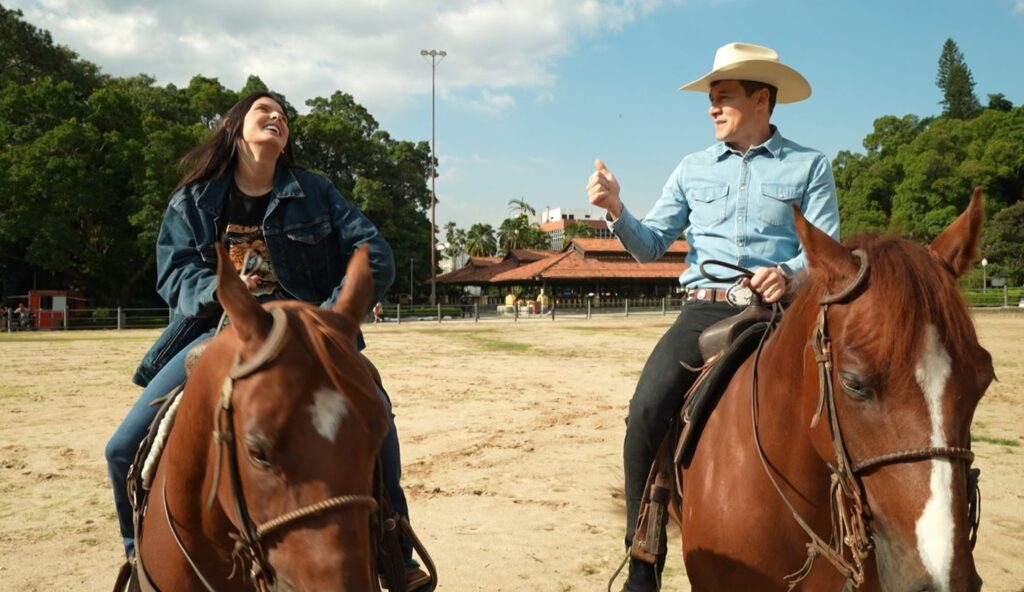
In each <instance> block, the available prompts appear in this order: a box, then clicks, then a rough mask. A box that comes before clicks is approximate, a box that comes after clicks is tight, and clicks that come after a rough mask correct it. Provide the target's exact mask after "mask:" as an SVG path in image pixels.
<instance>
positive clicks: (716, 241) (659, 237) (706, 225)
mask: <svg viewBox="0 0 1024 592" xmlns="http://www.w3.org/2000/svg"><path fill="white" fill-rule="evenodd" d="M771 130H772V135H771V137H770V138H769V139H768V140H767V141H766V142H765V143H763V144H761V145H759V146H755V147H752V148H751V149H750V150H748V151H747V153H746V154H740V153H739V152H738V151H736V150H734V149H732V148H730V147H729V146H727V145H726V144H725V143H724V142H719V143H717V144H715V145H713V146H711V147H710V148H708V149H707V150H703V151H701V152H695V153H693V154H690V155H688V156H687V157H685V158H684V159H683V161H682V162H681V163H679V166H677V167H676V169H675V171H673V172H672V176H670V177H669V179H668V182H667V183H665V188H664V189H663V190H662V193H661V198H660V199H658V201H657V202H656V203H655V204H654V207H652V208H651V210H650V212H648V213H647V215H646V216H645V217H644V219H643V220H638V219H637V218H636V217H635V216H633V214H631V213H630V212H629V210H628V209H626V208H625V207H623V210H622V214H621V215H620V217H619V219H618V220H616V221H615V222H609V223H608V228H609V229H611V231H612V232H613V233H614V234H615V236H617V237H618V238H619V240H620V241H622V244H623V245H624V246H625V247H626V249H627V250H629V252H630V253H631V254H632V255H633V257H634V258H636V260H637V261H639V262H641V263H645V262H648V261H655V260H657V259H659V258H660V257H661V256H662V255H663V254H664V253H665V250H666V249H668V247H669V245H671V244H672V242H673V241H674V240H676V239H677V238H678V237H679V234H680V232H682V231H683V229H686V241H687V242H688V243H689V245H690V253H689V255H687V257H686V262H687V263H689V264H690V266H689V267H687V268H686V271H684V272H683V274H682V275H681V276H679V283H680V284H682V285H683V286H685V287H687V288H689V287H694V286H717V287H726V285H724V284H719V283H715V282H712V281H710V280H708V279H707V278H705V277H703V276H702V275H701V273H700V269H699V266H700V264H701V263H702V262H704V261H707V260H708V259H718V260H721V261H727V262H730V263H734V264H737V265H740V266H742V267H746V268H747V269H755V268H758V267H774V266H779V267H780V268H781V269H782V271H783V272H785V273H786V274H787V275H790V276H791V275H793V274H796V273H797V272H799V271H801V270H803V269H804V268H805V267H806V266H807V258H806V256H805V255H804V252H803V249H802V248H801V246H800V240H799V238H798V237H797V234H796V228H795V227H794V225H793V213H792V211H791V208H790V204H798V205H799V206H800V211H801V212H803V214H804V216H805V217H806V218H807V220H808V221H809V222H810V223H811V224H814V225H815V226H817V227H818V228H820V229H821V230H823V231H824V232H826V233H827V234H829V235H830V236H832V237H833V238H835V239H836V240H839V205H838V202H837V200H836V184H835V179H834V178H833V177H832V166H831V165H830V164H829V161H828V159H827V158H826V157H825V155H824V154H822V153H821V152H818V151H817V150H812V149H810V148H805V147H803V146H800V145H799V144H796V143H794V142H791V141H789V140H787V139H785V138H783V137H782V135H780V134H779V130H778V129H776V128H775V126H772V128H771ZM709 271H711V272H712V273H719V274H726V273H728V272H727V270H724V269H722V268H711V269H709Z"/></svg>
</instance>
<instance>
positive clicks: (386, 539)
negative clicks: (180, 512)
mask: <svg viewBox="0 0 1024 592" xmlns="http://www.w3.org/2000/svg"><path fill="white" fill-rule="evenodd" d="M210 341H211V340H210V339H206V340H203V341H201V342H199V343H197V344H196V345H195V346H193V347H192V349H191V350H189V352H188V353H187V354H185V375H186V380H187V376H188V375H189V374H191V373H192V369H193V367H195V364H196V362H197V361H198V360H199V358H200V356H202V354H203V352H204V351H205V350H206V346H207V345H209V343H210ZM360 356H361V357H362V359H363V362H364V363H365V364H366V367H367V369H368V370H369V372H370V375H371V376H372V377H373V380H374V382H376V383H377V385H378V386H381V384H382V383H381V377H380V372H378V370H377V368H376V367H375V366H374V365H373V363H372V362H371V361H370V360H369V359H368V358H367V357H366V356H363V355H362V354H360ZM184 389H185V385H184V383H183V384H181V385H180V386H178V387H176V388H175V389H174V390H172V391H171V392H169V393H167V394H166V395H164V396H163V397H160V398H158V399H156V400H154V401H153V403H152V405H159V406H160V409H159V411H157V414H156V417H154V418H153V421H152V423H151V424H150V426H149V429H148V431H147V433H146V437H145V438H144V439H143V441H142V443H141V444H140V445H139V449H138V451H137V452H136V454H135V459H134V460H133V462H132V466H131V468H130V469H129V472H128V496H129V499H130V500H131V502H132V510H133V513H134V523H135V542H136V549H138V547H139V543H140V540H141V538H140V535H141V531H140V529H141V526H142V518H143V516H144V514H145V512H146V501H147V498H148V497H149V488H150V485H151V480H152V477H153V475H155V473H156V467H157V464H158V463H159V459H160V455H161V453H162V452H163V445H164V443H165V442H166V440H167V435H168V434H169V433H170V430H171V427H173V425H174V415H175V411H177V406H178V403H179V402H180V401H181V393H182V392H183V391H184ZM374 473H375V478H374V491H373V495H374V498H376V500H377V508H378V509H377V512H376V513H375V514H374V515H373V524H372V525H371V537H372V538H371V540H372V541H373V543H374V549H373V550H374V556H375V558H376V569H377V571H378V573H379V574H380V577H379V580H380V581H379V582H378V583H379V585H380V587H383V588H385V589H387V590H388V591H389V592H431V591H433V590H434V589H436V588H437V568H436V567H435V565H434V562H433V559H431V557H430V554H429V553H428V552H427V549H426V547H425V546H424V545H423V543H422V542H421V541H420V539H419V537H417V536H416V533H415V531H413V529H412V525H410V524H409V521H408V520H406V519H405V518H404V517H403V516H402V515H400V514H398V513H397V512H395V511H394V509H393V508H392V506H391V501H390V499H389V498H388V496H387V492H386V491H385V489H384V481H383V471H382V470H381V467H380V462H379V460H378V462H377V463H376V466H375V471H374ZM399 533H401V534H403V535H405V537H406V538H407V539H408V541H409V542H410V543H411V544H412V547H413V550H415V552H416V554H417V556H418V557H419V558H420V560H421V561H422V562H423V564H424V567H425V569H426V571H427V575H428V576H429V579H428V580H426V581H421V582H417V583H415V584H414V586H415V587H414V588H412V589H410V588H409V587H408V585H407V581H406V569H405V562H404V559H403V557H402V550H401V545H400V543H399ZM377 590H378V591H379V590H380V588H377ZM114 592H160V590H159V589H158V588H157V587H156V586H155V585H154V584H153V583H152V581H150V579H149V577H148V576H147V575H146V570H145V569H144V567H143V565H142V561H141V558H140V557H139V554H138V553H136V555H135V556H134V557H131V558H129V559H128V560H127V561H126V562H125V563H124V564H123V565H122V566H121V568H120V570H119V572H118V575H117V579H116V581H115V583H114Z"/></svg>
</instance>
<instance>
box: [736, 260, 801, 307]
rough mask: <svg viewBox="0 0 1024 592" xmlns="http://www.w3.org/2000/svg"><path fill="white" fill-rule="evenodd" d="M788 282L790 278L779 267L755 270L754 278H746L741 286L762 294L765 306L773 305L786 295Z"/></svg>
mask: <svg viewBox="0 0 1024 592" xmlns="http://www.w3.org/2000/svg"><path fill="white" fill-rule="evenodd" d="M788 282H789V278H788V277H786V274H784V273H782V270H781V269H779V268H778V267H759V268H757V269H755V270H754V277H751V278H745V279H744V280H743V281H742V282H741V284H742V285H744V286H748V287H749V288H750V289H752V290H754V291H755V292H757V293H758V294H760V295H761V299H762V300H764V302H765V304H771V303H773V302H778V301H779V300H782V297H783V296H785V295H786V285H787V283H788Z"/></svg>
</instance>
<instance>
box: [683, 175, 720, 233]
mask: <svg viewBox="0 0 1024 592" xmlns="http://www.w3.org/2000/svg"><path fill="white" fill-rule="evenodd" d="M686 197H687V198H688V201H689V206H690V223H691V224H693V225H696V226H712V225H714V224H718V223H719V222H721V221H722V220H725V214H726V206H727V205H728V202H729V186H728V185H705V186H701V187H691V188H690V189H688V190H687V192H686Z"/></svg>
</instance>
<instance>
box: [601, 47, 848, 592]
mask: <svg viewBox="0 0 1024 592" xmlns="http://www.w3.org/2000/svg"><path fill="white" fill-rule="evenodd" d="M680 90H694V91H699V92H706V93H708V97H709V98H710V100H711V106H710V108H709V109H708V115H710V116H711V119H712V121H713V122H714V126H715V139H716V140H717V142H716V143H715V144H714V145H712V146H711V147H709V148H708V149H706V150H703V151H701V152H696V153H693V154H690V155H688V156H686V157H685V158H684V159H683V160H682V162H681V163H680V164H679V166H678V167H676V169H675V170H674V171H673V172H672V175H671V176H670V177H669V179H668V182H667V183H666V184H665V187H664V189H663V190H662V194H661V198H660V199H658V201H657V202H656V203H655V204H654V206H653V207H652V208H651V209H650V211H649V212H648V213H647V215H646V216H645V217H644V218H643V220H638V219H637V218H635V217H634V216H633V215H632V214H631V213H630V211H629V210H628V209H627V208H626V207H625V206H624V205H623V203H622V200H621V199H620V198H619V182H618V181H617V180H616V178H615V176H614V175H613V174H612V173H611V171H610V170H608V168H607V167H606V166H605V165H604V163H603V162H602V161H600V160H598V161H596V162H595V168H596V171H595V172H594V174H593V175H591V176H590V179H589V182H588V184H587V193H588V195H589V198H590V203H592V204H594V205H597V206H600V207H602V208H604V209H605V210H607V216H606V219H607V220H608V226H609V228H610V229H611V230H612V232H613V233H614V234H615V236H617V237H618V238H619V240H620V241H622V244H623V245H625V247H626V248H627V249H628V250H629V252H630V253H632V255H633V256H634V257H635V258H636V259H637V260H638V261H640V262H646V261H654V260H656V259H658V258H660V257H661V256H662V254H663V253H664V252H665V250H666V249H667V248H668V247H669V245H671V244H672V242H673V241H674V240H676V239H677V238H678V237H679V235H680V233H681V232H682V231H683V230H684V229H685V231H686V240H687V242H688V243H689V245H690V252H689V254H688V255H687V263H689V267H687V269H686V270H685V271H684V272H683V274H682V275H681V276H680V278H679V282H680V284H682V285H683V287H684V288H685V290H686V301H685V304H684V306H683V308H682V312H681V313H680V314H679V317H678V318H677V319H676V321H675V323H673V325H672V327H671V328H669V330H668V331H667V332H666V333H665V335H664V336H663V337H662V338H661V340H660V341H659V342H658V344H657V345H656V346H655V347H654V350H653V351H652V352H651V355H650V357H649V358H648V359H647V363H646V364H645V365H644V369H643V372H642V373H641V375H640V380H639V381H638V382H637V385H636V390H635V392H634V393H633V398H632V399H631V400H630V403H629V416H628V419H627V421H626V438H625V443H624V445H623V464H624V468H625V478H626V479H625V480H626V545H627V546H629V545H630V544H631V543H632V539H633V533H634V530H635V527H636V521H637V515H638V512H639V508H640V502H641V497H642V495H643V491H644V484H645V482H646V479H647V475H648V471H649V469H650V466H651V462H652V461H653V459H654V456H655V453H656V452H657V449H658V446H659V444H660V443H661V440H662V438H663V437H664V435H665V433H666V431H667V429H668V427H669V423H670V421H671V420H672V418H673V417H674V415H675V414H676V413H677V412H678V410H679V406H680V403H681V399H682V394H683V393H685V392H686V391H687V390H688V389H689V387H690V385H691V384H693V381H694V380H695V378H696V373H694V372H691V371H689V370H687V369H686V368H684V367H683V365H681V364H680V362H683V363H685V364H686V365H688V366H690V367H693V368H696V367H700V366H701V365H702V364H703V360H702V359H701V357H700V352H699V350H698V348H697V337H698V336H699V335H700V333H701V331H702V330H703V329H704V328H706V327H708V326H709V325H711V324H713V323H715V322H717V321H719V320H721V319H723V318H726V317H729V316H732V315H734V314H736V313H737V312H738V309H737V305H743V304H744V302H742V296H741V295H739V292H740V291H739V290H736V289H732V290H727V289H728V288H730V286H729V285H728V284H723V283H721V282H715V281H712V280H710V279H708V278H705V277H703V276H702V275H701V273H700V269H699V267H700V264H701V263H703V262H704V261H707V260H709V259H717V260H720V261H727V262H729V263H733V264H736V265H740V266H742V267H745V268H747V269H752V270H754V276H753V277H752V278H751V279H750V280H749V281H748V280H744V281H743V282H742V286H743V287H747V288H749V289H753V290H755V291H757V292H758V293H760V294H761V296H762V298H763V300H764V301H765V302H768V303H771V302H777V301H778V300H780V299H781V298H782V297H783V296H784V295H785V293H786V291H787V285H788V284H789V283H790V280H791V278H792V277H793V275H794V274H796V273H798V272H800V271H801V270H802V269H804V267H806V265H807V260H806V258H805V256H804V254H803V251H802V249H801V247H800V241H799V239H798V238H797V235H796V230H795V227H794V225H793V218H792V212H791V208H790V205H791V204H797V205H799V207H800V210H801V211H802V212H803V214H804V216H805V217H806V218H807V219H808V220H809V221H810V222H811V223H812V224H814V225H815V226H817V227H818V228H820V229H822V230H823V231H825V232H827V233H828V234H830V235H832V237H834V238H836V239H838V238H839V208H838V204H837V201H836V189H835V181H834V179H833V177H832V168H831V166H830V164H829V161H828V159H827V158H826V157H825V155H824V154H822V153H821V152H819V151H817V150H812V149H809V148H805V147H803V146H800V145H799V144H796V143H795V142H792V141H790V140H788V139H786V138H783V137H782V135H781V134H780V133H779V130H778V129H777V128H776V127H775V126H774V125H771V124H770V123H769V118H770V117H771V114H772V111H773V110H774V108H775V104H776V103H795V102H797V101H802V100H804V99H806V98H808V97H809V96H811V87H810V85H809V84H808V83H807V80H805V79H804V77H803V76H801V75H800V74H799V73H798V72H797V71H796V70H794V69H792V68H790V67H789V66H786V65H784V64H783V63H782V62H780V61H779V55H778V54H777V53H776V52H775V51H774V50H772V49H769V48H767V47H761V46H758V45H752V44H749V43H729V44H728V45H725V46H722V47H721V48H719V49H718V51H717V52H716V53H715V63H714V68H713V69H712V70H711V72H710V73H708V74H707V75H705V76H703V77H701V78H699V79H697V80H695V81H693V82H690V83H689V84H685V85H683V86H682V87H681V88H680ZM709 271H712V272H714V270H709ZM662 560H663V558H662ZM659 572H660V569H657V568H655V566H653V565H650V564H648V563H644V562H642V561H639V560H636V559H633V560H631V561H630V572H629V578H628V580H627V582H626V586H625V588H623V590H624V591H629V592H635V591H646V590H657V589H658V578H659Z"/></svg>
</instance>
